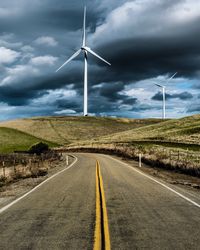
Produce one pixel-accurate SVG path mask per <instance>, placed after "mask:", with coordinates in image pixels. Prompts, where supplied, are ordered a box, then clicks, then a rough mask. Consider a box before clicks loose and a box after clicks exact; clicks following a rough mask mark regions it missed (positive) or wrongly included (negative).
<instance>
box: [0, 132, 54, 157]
mask: <svg viewBox="0 0 200 250" xmlns="http://www.w3.org/2000/svg"><path fill="white" fill-rule="evenodd" d="M40 141H42V142H45V143H47V144H48V145H49V146H50V147H53V146H57V144H55V143H51V142H49V141H46V140H41V139H38V138H37V137H35V136H32V135H29V134H27V133H24V132H21V131H18V130H16V129H11V128H5V127H0V152H1V153H11V152H14V151H15V150H22V151H23V150H27V149H28V148H29V147H30V146H31V145H33V144H35V143H37V142H40Z"/></svg>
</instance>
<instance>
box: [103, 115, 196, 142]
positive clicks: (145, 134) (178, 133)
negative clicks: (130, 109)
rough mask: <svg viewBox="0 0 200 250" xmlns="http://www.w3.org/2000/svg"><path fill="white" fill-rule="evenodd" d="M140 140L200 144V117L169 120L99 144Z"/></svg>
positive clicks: (108, 138)
mask: <svg viewBox="0 0 200 250" xmlns="http://www.w3.org/2000/svg"><path fill="white" fill-rule="evenodd" d="M138 140H150V141H151V140H153V141H154V140H156V141H174V142H182V143H193V144H200V115H194V116H190V117H184V118H181V119H174V120H168V121H165V122H162V123H158V124H153V125H149V126H145V127H140V128H136V129H132V130H129V131H124V132H120V133H116V134H114V135H108V136H104V137H101V138H99V142H131V141H138Z"/></svg>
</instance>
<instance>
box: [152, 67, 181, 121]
mask: <svg viewBox="0 0 200 250" xmlns="http://www.w3.org/2000/svg"><path fill="white" fill-rule="evenodd" d="M176 74H177V72H176V73H175V74H173V76H171V77H170V78H169V79H167V81H166V83H168V82H169V81H170V80H172V79H173V78H174V77H175V75H176ZM154 84H155V85H156V86H158V87H159V88H162V94H163V113H162V118H163V119H165V118H166V98H165V93H166V86H164V85H161V84H158V83H154Z"/></svg>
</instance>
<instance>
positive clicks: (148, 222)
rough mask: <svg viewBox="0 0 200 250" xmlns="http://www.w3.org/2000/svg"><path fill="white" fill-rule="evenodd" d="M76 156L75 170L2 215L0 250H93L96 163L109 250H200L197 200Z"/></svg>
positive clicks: (105, 161) (120, 167)
mask: <svg viewBox="0 0 200 250" xmlns="http://www.w3.org/2000/svg"><path fill="white" fill-rule="evenodd" d="M76 156H77V158H78V161H77V162H76V163H75V164H74V166H73V167H71V168H70V169H68V170H67V171H65V172H62V173H61V174H59V175H57V176H56V177H54V178H52V179H51V180H50V181H48V182H46V183H45V184H44V185H42V186H40V187H39V188H38V189H36V190H35V191H34V192H32V193H30V194H29V195H28V196H26V197H25V198H23V199H22V200H20V201H19V202H17V203H16V204H14V205H13V206H11V207H10V208H8V209H7V210H6V211H4V212H2V213H1V214H0V229H1V230H0V249H4V250H5V249H6V250H7V249H92V248H93V244H94V230H95V215H96V214H95V167H96V159H97V160H99V162H100V168H101V174H102V178H103V184H104V191H105V197H106V205H107V213H108V223H109V231H110V240H111V248H112V249H170V250H171V249H195V250H196V249H200V205H199V207H198V204H200V198H199V197H198V196H194V195H193V194H190V193H188V191H187V193H186V192H185V191H184V189H183V190H182V189H180V188H179V189H176V188H175V187H174V186H169V185H168V184H167V187H169V188H172V190H170V189H169V188H167V187H165V186H162V185H161V184H162V183H161V184H160V183H158V182H155V180H154V179H149V178H148V177H147V176H144V175H143V174H141V173H140V172H137V169H136V170H135V168H131V167H127V166H126V165H124V164H122V163H120V162H119V161H116V160H115V159H112V158H111V157H109V156H104V155H98V154H76ZM174 191H175V192H176V191H178V193H175V192H174ZM180 195H182V197H181V196H180ZM187 198H188V200H187ZM190 199H191V200H190ZM191 201H194V202H193V203H192V202H191ZM195 202H196V203H195Z"/></svg>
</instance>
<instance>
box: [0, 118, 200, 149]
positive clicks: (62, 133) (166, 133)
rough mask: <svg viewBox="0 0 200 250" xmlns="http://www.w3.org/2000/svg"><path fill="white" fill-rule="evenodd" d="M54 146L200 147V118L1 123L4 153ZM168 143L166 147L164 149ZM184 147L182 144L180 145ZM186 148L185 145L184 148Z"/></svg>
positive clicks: (70, 119) (0, 136)
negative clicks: (36, 145) (38, 145)
mask: <svg viewBox="0 0 200 250" xmlns="http://www.w3.org/2000/svg"><path fill="white" fill-rule="evenodd" d="M46 140H47V141H49V142H52V143H50V144H51V145H56V144H60V145H77V144H79V145H82V144H91V142H95V143H104V142H106V143H113V142H130V143H138V141H140V143H141V142H144V143H150V145H151V143H154V142H155V141H156V143H157V144H158V142H159V143H161V144H162V143H163V144H162V145H163V146H167V147H169V146H171V144H170V145H167V144H166V142H169V141H171V142H175V143H177V142H179V143H180V142H181V143H183V144H186V147H187V143H193V144H200V115H194V116H190V117H185V118H182V119H174V120H166V121H162V120H160V119H125V118H108V117H66V116H60V117H36V118H28V119H19V120H13V121H7V122H1V123H0V151H1V152H2V151H4V152H11V151H12V150H24V149H27V147H29V146H30V145H32V144H33V143H36V142H38V141H46ZM164 143H165V144H166V145H164ZM179 146H180V144H179ZM183 146H184V145H183Z"/></svg>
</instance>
